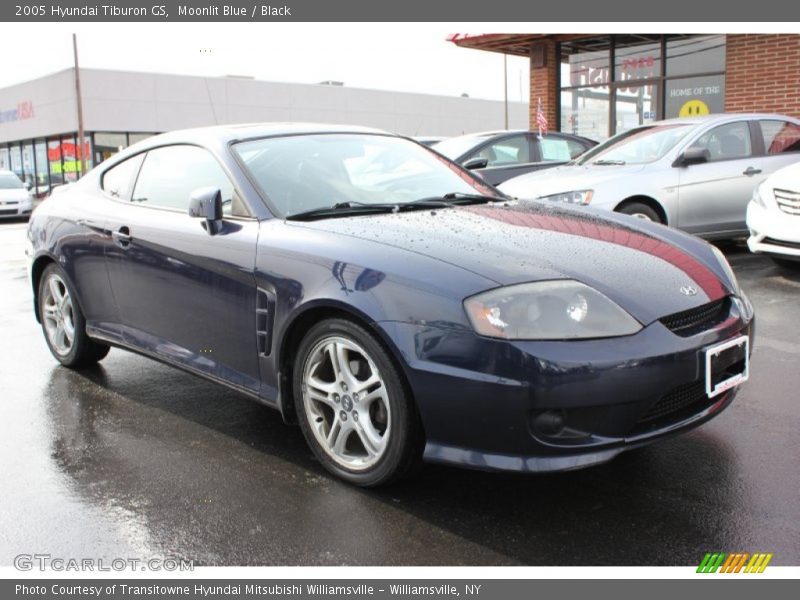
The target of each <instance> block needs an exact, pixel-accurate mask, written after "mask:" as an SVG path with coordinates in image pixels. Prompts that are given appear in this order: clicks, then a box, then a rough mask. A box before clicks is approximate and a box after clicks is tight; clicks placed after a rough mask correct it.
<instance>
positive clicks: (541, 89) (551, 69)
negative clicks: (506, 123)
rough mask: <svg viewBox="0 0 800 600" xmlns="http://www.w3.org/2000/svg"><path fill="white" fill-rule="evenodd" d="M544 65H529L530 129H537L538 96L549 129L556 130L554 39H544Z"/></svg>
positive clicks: (556, 79) (556, 70) (556, 87)
mask: <svg viewBox="0 0 800 600" xmlns="http://www.w3.org/2000/svg"><path fill="white" fill-rule="evenodd" d="M542 43H543V44H545V55H546V57H547V58H546V65H545V66H544V67H539V68H533V67H531V85H530V92H531V100H530V112H531V121H530V123H531V129H534V130H535V129H537V125H536V108H537V103H538V101H539V98H541V99H542V112H544V116H545V117H547V123H548V125H549V129H550V131H558V129H559V124H558V123H556V102H558V100H559V94H558V77H557V74H558V62H557V57H556V42H555V41H554V40H544V41H543V42H542Z"/></svg>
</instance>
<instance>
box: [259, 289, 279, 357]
mask: <svg viewBox="0 0 800 600" xmlns="http://www.w3.org/2000/svg"><path fill="white" fill-rule="evenodd" d="M274 323H275V294H273V293H272V292H268V291H266V290H262V289H261V288H259V289H258V291H257V292H256V339H257V340H258V353H259V354H260V355H261V356H269V355H270V353H271V352H272V327H273V325H274Z"/></svg>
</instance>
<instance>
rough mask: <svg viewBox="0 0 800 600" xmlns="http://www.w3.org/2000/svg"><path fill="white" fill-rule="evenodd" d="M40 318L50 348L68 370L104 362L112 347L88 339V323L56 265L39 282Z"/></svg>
mask: <svg viewBox="0 0 800 600" xmlns="http://www.w3.org/2000/svg"><path fill="white" fill-rule="evenodd" d="M39 318H40V320H41V322H42V331H44V338H45V341H46V342H47V346H48V347H49V348H50V352H52V354H53V356H55V357H56V359H57V360H58V361H59V362H60V363H61V364H62V365H65V366H67V367H83V366H87V365H91V364H94V363H96V362H97V361H99V360H101V359H102V358H104V357H105V355H106V354H108V351H109V347H108V346H107V345H105V344H100V343H98V342H95V341H94V340H92V339H90V338H89V336H87V335H86V331H85V325H86V322H85V320H84V318H83V313H82V312H81V309H80V307H79V306H78V303H77V301H76V300H75V294H74V293H73V292H72V290H71V289H70V287H69V284H68V283H67V280H66V276H65V275H64V273H63V271H62V270H61V268H60V267H58V266H57V265H55V264H51V265H50V266H48V267H47V268H46V269H45V270H44V273H43V274H42V278H41V280H40V281H39Z"/></svg>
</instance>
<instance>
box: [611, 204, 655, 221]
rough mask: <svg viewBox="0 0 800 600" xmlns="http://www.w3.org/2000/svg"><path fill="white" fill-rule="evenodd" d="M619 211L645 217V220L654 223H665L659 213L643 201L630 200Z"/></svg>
mask: <svg viewBox="0 0 800 600" xmlns="http://www.w3.org/2000/svg"><path fill="white" fill-rule="evenodd" d="M617 212H619V213H622V214H623V215H630V216H631V217H636V218H638V219H643V220H645V221H653V222H654V223H662V224H663V223H664V221H663V220H662V219H661V217H660V216H659V214H658V213H657V212H656V211H655V210H654V209H653V208H652V207H650V206H648V205H647V204H644V203H642V202H630V203H628V204H625V205H624V206H622V207H621V208H618V209H617Z"/></svg>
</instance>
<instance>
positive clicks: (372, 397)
mask: <svg viewBox="0 0 800 600" xmlns="http://www.w3.org/2000/svg"><path fill="white" fill-rule="evenodd" d="M375 402H380V404H379V405H375V404H374V403H375ZM303 403H304V407H305V413H306V418H307V419H308V421H309V423H310V425H311V428H312V432H313V434H314V437H315V438H316V439H317V441H318V442H319V446H320V447H321V448H322V449H323V450H324V451H325V453H326V454H327V455H328V456H330V457H331V458H332V459H333V460H334V461H335V462H336V463H337V464H339V465H340V466H343V467H346V468H349V469H352V470H365V469H368V468H370V467H372V466H373V465H374V464H375V463H377V462H378V461H379V460H380V459H381V457H382V456H383V454H384V452H385V450H386V446H387V444H388V441H389V435H390V427H389V422H390V414H389V400H388V396H387V391H386V385H385V384H384V382H383V379H382V378H381V375H380V373H379V372H378V369H377V367H376V366H375V363H374V361H373V360H372V359H371V358H370V357H369V355H368V354H367V352H366V351H365V350H364V349H363V348H362V347H360V346H359V345H358V344H356V343H355V342H354V341H352V340H350V339H348V338H345V337H341V336H330V337H327V338H324V339H322V340H320V341H319V342H318V343H317V344H316V346H314V348H313V349H312V350H311V351H310V352H309V353H308V358H307V359H306V361H305V364H304V367H303ZM376 419H377V420H376Z"/></svg>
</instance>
